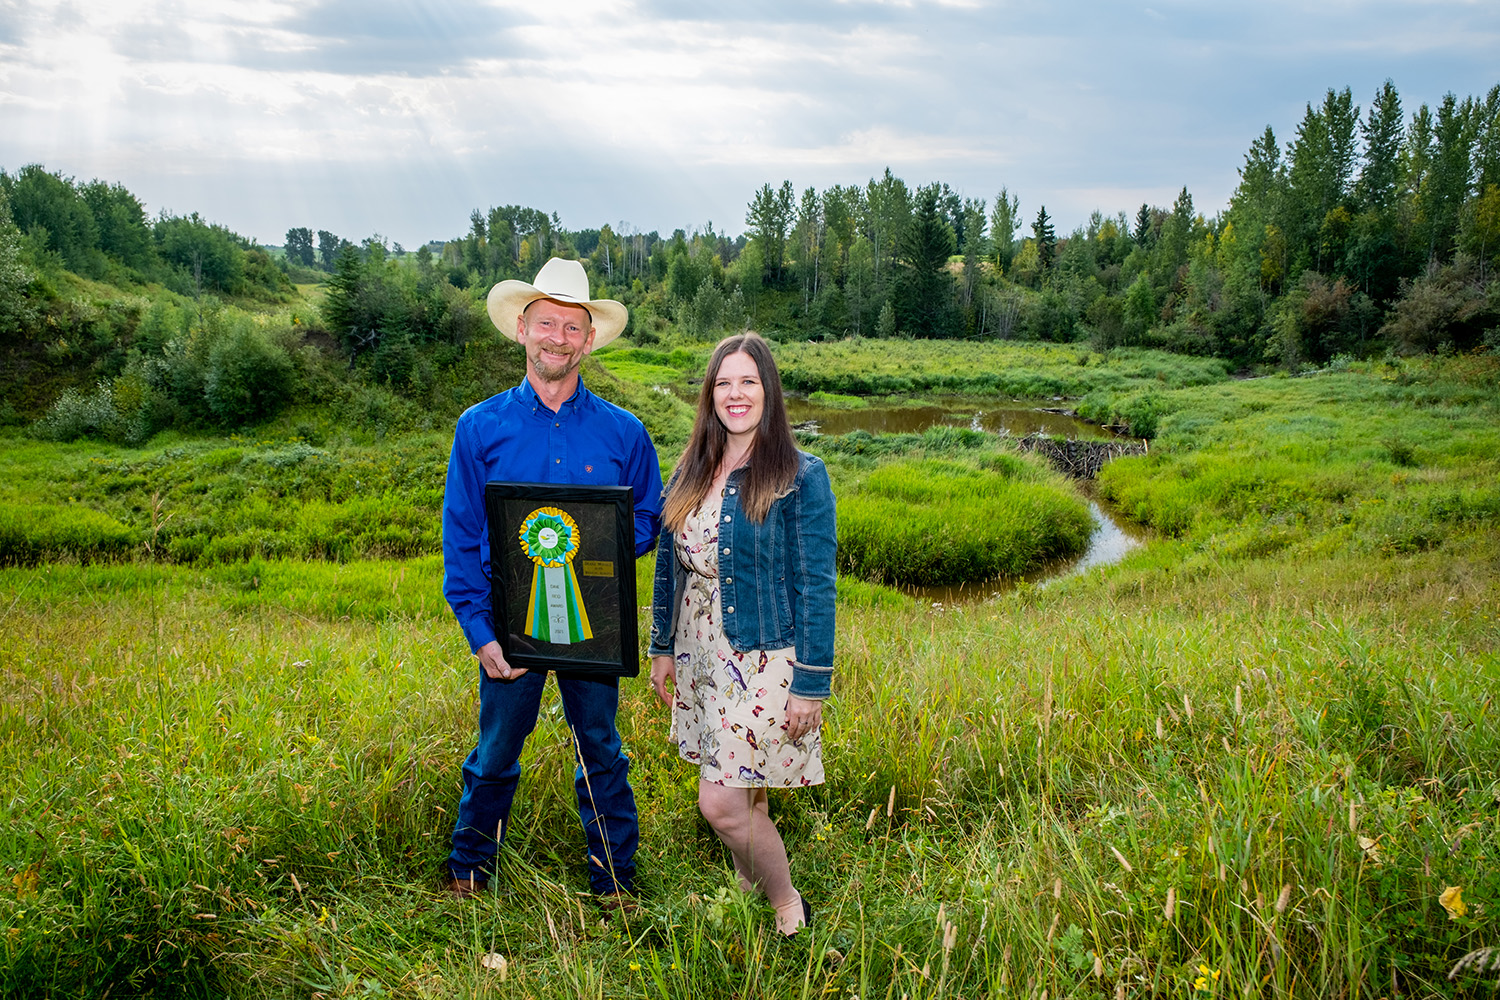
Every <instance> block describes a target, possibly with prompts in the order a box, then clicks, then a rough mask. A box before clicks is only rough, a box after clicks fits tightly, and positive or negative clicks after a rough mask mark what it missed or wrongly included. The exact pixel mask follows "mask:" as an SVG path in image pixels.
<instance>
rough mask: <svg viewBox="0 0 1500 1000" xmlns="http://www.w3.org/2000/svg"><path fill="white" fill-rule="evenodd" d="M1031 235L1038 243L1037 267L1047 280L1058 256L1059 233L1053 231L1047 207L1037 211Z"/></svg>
mask: <svg viewBox="0 0 1500 1000" xmlns="http://www.w3.org/2000/svg"><path fill="white" fill-rule="evenodd" d="M1031 235H1032V238H1033V239H1034V240H1035V241H1036V254H1037V266H1038V268H1039V269H1040V271H1041V276H1042V278H1043V279H1044V280H1045V278H1046V275H1047V272H1048V271H1050V270H1051V269H1052V263H1053V258H1055V257H1056V256H1057V233H1055V232H1054V231H1053V229H1052V220H1051V219H1050V218H1048V217H1047V206H1046V205H1043V206H1042V207H1041V208H1040V209H1038V210H1037V213H1036V221H1035V222H1033V223H1032V224H1031Z"/></svg>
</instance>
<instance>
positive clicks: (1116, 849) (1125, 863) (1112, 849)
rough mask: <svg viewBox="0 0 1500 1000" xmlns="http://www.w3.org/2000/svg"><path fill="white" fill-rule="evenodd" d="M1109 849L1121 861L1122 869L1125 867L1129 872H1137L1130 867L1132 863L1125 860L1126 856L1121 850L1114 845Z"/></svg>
mask: <svg viewBox="0 0 1500 1000" xmlns="http://www.w3.org/2000/svg"><path fill="white" fill-rule="evenodd" d="M1109 849H1110V850H1111V851H1113V852H1114V855H1115V857H1116V858H1117V859H1118V860H1119V862H1120V865H1121V867H1123V868H1124V869H1125V870H1126V871H1128V872H1133V871H1135V869H1134V868H1132V867H1130V862H1129V861H1126V860H1125V855H1123V854H1121V853H1120V851H1119V849H1118V848H1117V847H1115V845H1114V844H1110V845H1109Z"/></svg>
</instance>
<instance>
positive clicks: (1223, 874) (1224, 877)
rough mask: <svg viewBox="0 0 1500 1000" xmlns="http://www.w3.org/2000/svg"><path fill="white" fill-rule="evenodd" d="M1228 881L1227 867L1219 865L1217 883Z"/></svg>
mask: <svg viewBox="0 0 1500 1000" xmlns="http://www.w3.org/2000/svg"><path fill="white" fill-rule="evenodd" d="M1228 880H1229V866H1228V865H1226V864H1223V863H1220V865H1219V881H1220V882H1227V881H1228Z"/></svg>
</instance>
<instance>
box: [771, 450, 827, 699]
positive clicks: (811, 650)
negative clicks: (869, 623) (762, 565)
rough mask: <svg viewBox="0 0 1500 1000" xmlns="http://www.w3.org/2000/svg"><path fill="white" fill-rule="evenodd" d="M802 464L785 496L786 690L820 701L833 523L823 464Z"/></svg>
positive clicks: (822, 696)
mask: <svg viewBox="0 0 1500 1000" xmlns="http://www.w3.org/2000/svg"><path fill="white" fill-rule="evenodd" d="M806 463H807V464H806V468H805V471H804V473H803V476H802V482H801V483H800V484H799V486H798V488H797V489H796V490H795V491H793V493H792V495H791V496H789V497H787V500H788V508H787V511H786V515H787V520H786V521H785V522H784V530H785V531H786V543H787V559H788V570H789V574H790V577H791V587H790V593H789V597H790V598H791V604H792V622H793V625H794V629H795V636H796V654H797V660H796V663H795V664H794V665H793V667H792V686H791V694H793V695H795V696H796V697H798V698H805V699H812V700H815V701H821V700H822V699H825V698H827V697H828V696H829V695H830V693H831V682H832V680H833V635H834V604H835V601H836V596H837V587H836V583H835V572H834V566H835V562H836V559H837V553H838V523H837V514H836V511H835V503H834V499H833V486H832V484H831V483H830V482H829V479H828V469H827V467H826V466H824V465H823V462H822V460H820V459H818V458H815V457H812V456H808V458H807V459H806Z"/></svg>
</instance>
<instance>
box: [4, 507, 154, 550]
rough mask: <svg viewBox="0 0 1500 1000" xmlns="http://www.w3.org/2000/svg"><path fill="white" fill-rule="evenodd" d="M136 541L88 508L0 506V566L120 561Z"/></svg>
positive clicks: (129, 532)
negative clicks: (69, 560)
mask: <svg viewBox="0 0 1500 1000" xmlns="http://www.w3.org/2000/svg"><path fill="white" fill-rule="evenodd" d="M138 540H139V539H138V538H137V537H136V532H135V531H134V530H132V529H131V528H129V527H127V526H126V525H123V524H121V523H120V522H119V521H116V520H115V519H114V518H112V517H110V516H109V515H108V514H101V513H99V512H98V511H96V510H91V509H89V508H87V507H80V506H70V507H59V506H53V505H50V504H36V503H32V504H26V505H24V506H23V505H19V504H0V564H5V565H11V564H20V565H32V564H34V563H38V562H42V561H45V560H52V559H57V558H73V559H77V560H78V561H79V562H92V561H94V560H98V559H112V558H119V557H121V556H124V555H126V554H128V553H129V552H130V550H131V549H133V548H134V547H135V545H136V543H137V541H138Z"/></svg>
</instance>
